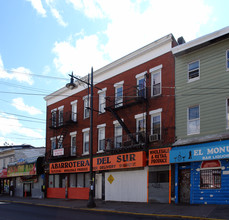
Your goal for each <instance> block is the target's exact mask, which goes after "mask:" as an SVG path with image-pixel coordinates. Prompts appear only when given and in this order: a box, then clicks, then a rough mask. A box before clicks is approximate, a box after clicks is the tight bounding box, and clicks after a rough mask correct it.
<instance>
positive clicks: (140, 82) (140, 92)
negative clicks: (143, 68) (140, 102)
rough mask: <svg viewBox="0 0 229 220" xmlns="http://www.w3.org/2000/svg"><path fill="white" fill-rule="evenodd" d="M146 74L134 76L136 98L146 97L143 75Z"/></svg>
mask: <svg viewBox="0 0 229 220" xmlns="http://www.w3.org/2000/svg"><path fill="white" fill-rule="evenodd" d="M146 73H147V72H144V73H140V74H138V75H136V76H135V77H136V79H137V96H139V97H144V98H145V97H146V81H145V74H146Z"/></svg>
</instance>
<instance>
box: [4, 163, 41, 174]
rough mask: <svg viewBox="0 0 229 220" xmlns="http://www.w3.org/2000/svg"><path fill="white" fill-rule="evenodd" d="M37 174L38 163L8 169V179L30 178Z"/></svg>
mask: <svg viewBox="0 0 229 220" xmlns="http://www.w3.org/2000/svg"><path fill="white" fill-rule="evenodd" d="M36 174H37V171H36V163H31V164H22V165H14V166H9V167H8V169H7V176H8V177H14V176H28V175H36Z"/></svg>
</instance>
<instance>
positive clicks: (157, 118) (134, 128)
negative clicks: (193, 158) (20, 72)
mask: <svg viewBox="0 0 229 220" xmlns="http://www.w3.org/2000/svg"><path fill="white" fill-rule="evenodd" d="M176 44H177V43H176V41H175V40H174V38H173V36H172V35H171V34H170V35H167V36H165V37H163V38H161V39H159V40H157V41H155V42H153V43H151V44H149V45H146V46H145V47H143V48H140V49H138V50H137V51H134V52H133V53H131V54H128V55H127V56H125V57H122V58H120V59H119V60H117V61H114V62H113V63H111V64H109V65H107V66H105V67H103V68H101V69H99V70H97V71H95V72H94V82H95V85H94V94H93V103H94V104H93V115H94V120H93V121H94V126H93V134H94V135H93V137H92V140H90V129H91V128H90V110H91V109H90V106H91V103H90V94H89V92H88V88H87V85H86V84H84V83H82V81H86V82H88V77H87V76H86V77H84V78H82V79H81V81H76V82H75V84H76V87H75V88H74V89H72V90H69V89H67V88H66V87H63V88H61V89H60V90H58V91H56V92H54V93H52V94H50V95H48V96H47V97H45V100H46V103H47V127H46V163H47V167H46V172H47V176H46V179H47V181H46V185H47V197H49V198H76V199H88V193H89V179H90V176H89V163H90V162H89V143H90V141H93V171H94V179H95V181H94V184H95V186H94V187H95V198H97V199H104V200H106V201H107V200H110V201H135V202H136V201H138V202H148V201H159V202H169V201H170V194H171V192H170V191H171V172H170V165H169V161H168V154H169V150H170V147H171V145H172V144H173V143H174V140H175V139H174V137H175V117H174V115H175V114H174V111H175V98H174V94H175V93H174V86H175V73H174V70H175V63H174V57H173V54H172V52H171V49H172V48H173V47H174V46H175V45H176ZM149 157H150V162H148V158H149Z"/></svg>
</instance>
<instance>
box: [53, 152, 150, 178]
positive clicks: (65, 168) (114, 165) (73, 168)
mask: <svg viewBox="0 0 229 220" xmlns="http://www.w3.org/2000/svg"><path fill="white" fill-rule="evenodd" d="M145 165H146V154H145V152H143V151H141V152H134V153H128V154H117V155H110V156H105V157H96V158H93V171H99V170H114V169H125V168H136V167H144V166H145ZM89 171H90V160H89V159H83V160H73V161H65V162H57V163H50V165H49V172H50V174H55V173H76V172H89Z"/></svg>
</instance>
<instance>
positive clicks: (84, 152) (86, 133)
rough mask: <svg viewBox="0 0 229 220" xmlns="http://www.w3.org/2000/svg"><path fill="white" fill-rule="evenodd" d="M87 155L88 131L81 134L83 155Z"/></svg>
mask: <svg viewBox="0 0 229 220" xmlns="http://www.w3.org/2000/svg"><path fill="white" fill-rule="evenodd" d="M88 153H89V130H88V129H87V130H86V131H84V132H83V154H88Z"/></svg>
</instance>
